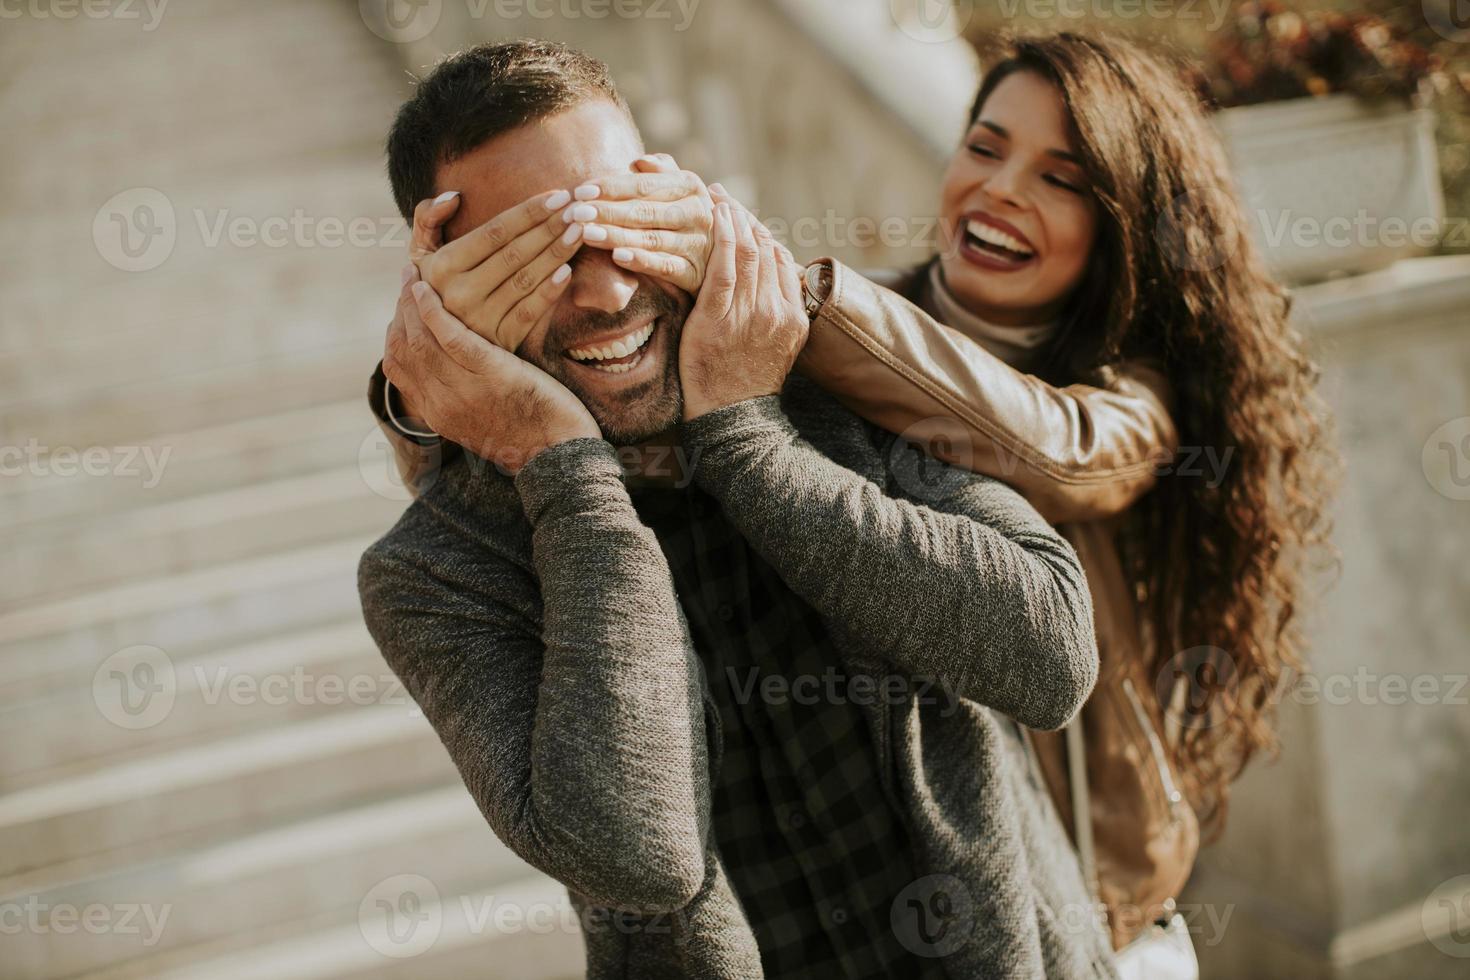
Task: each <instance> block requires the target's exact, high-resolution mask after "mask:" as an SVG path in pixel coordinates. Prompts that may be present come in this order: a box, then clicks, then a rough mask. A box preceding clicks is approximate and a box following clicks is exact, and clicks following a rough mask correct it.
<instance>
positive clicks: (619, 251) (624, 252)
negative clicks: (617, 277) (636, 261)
mask: <svg viewBox="0 0 1470 980" xmlns="http://www.w3.org/2000/svg"><path fill="white" fill-rule="evenodd" d="M613 261H614V262H632V261H633V250H632V249H631V248H615V249H613Z"/></svg>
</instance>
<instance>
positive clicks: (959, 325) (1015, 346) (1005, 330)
mask: <svg viewBox="0 0 1470 980" xmlns="http://www.w3.org/2000/svg"><path fill="white" fill-rule="evenodd" d="M925 292H926V293H927V294H928V295H927V297H926V299H928V300H929V303H928V304H926V305H929V306H931V307H932V309H930V310H929V313H930V314H932V315H933V316H934V318H935V319H937V320H938V321H939V322H940V323H943V324H945V325H946V326H950V327H953V328H954V329H956V330H958V331H959V332H960V333H962V334H964V335H965V336H967V337H969V338H970V339H971V340H973V341H975V342H976V343H978V344H980V345H981V346H982V347H984V348H985V349H986V350H988V351H990V353H992V354H994V355H995V356H996V357H998V358H1000V359H1001V360H1003V361H1005V362H1006V363H1007V364H1009V365H1011V366H1012V367H1015V366H1017V365H1018V364H1020V363H1022V362H1024V361H1026V360H1028V359H1029V358H1030V357H1031V355H1032V354H1033V353H1034V352H1035V351H1036V350H1037V348H1039V347H1041V345H1042V344H1045V343H1046V342H1047V341H1048V340H1050V339H1051V338H1052V336H1053V335H1054V334H1055V333H1056V331H1057V324H1055V323H1044V324H1040V325H1038V326H1034V327H1002V326H998V325H997V324H994V323H991V322H990V321H988V320H985V319H983V318H981V317H979V316H977V315H975V314H974V313H971V312H970V311H969V310H967V309H965V307H964V306H963V305H961V303H960V301H959V299H958V297H956V296H955V294H954V293H952V292H950V291H949V286H947V285H945V282H944V275H943V272H942V270H941V269H940V267H939V263H938V262H934V263H932V264H931V265H930V266H929V283H928V289H927V290H925Z"/></svg>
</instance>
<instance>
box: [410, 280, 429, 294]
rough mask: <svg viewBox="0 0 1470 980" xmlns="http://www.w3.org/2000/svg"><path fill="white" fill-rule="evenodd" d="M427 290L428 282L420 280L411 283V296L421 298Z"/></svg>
mask: <svg viewBox="0 0 1470 980" xmlns="http://www.w3.org/2000/svg"><path fill="white" fill-rule="evenodd" d="M428 291H429V284H428V283H426V282H423V281H422V280H420V281H419V282H416V283H414V284H413V298H414V299H423V298H424V294H425V293H427V292H428Z"/></svg>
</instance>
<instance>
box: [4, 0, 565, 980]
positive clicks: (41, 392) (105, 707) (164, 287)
mask: <svg viewBox="0 0 1470 980" xmlns="http://www.w3.org/2000/svg"><path fill="white" fill-rule="evenodd" d="M112 6H113V7H114V8H117V7H119V5H112ZM355 8H356V5H355V4H351V3H337V2H332V3H311V4H301V3H295V2H289V0H261V2H256V3H252V4H231V3H226V2H224V0H193V2H191V3H189V4H187V5H186V4H178V5H169V6H167V7H165V8H164V10H163V14H162V17H161V18H160V19H159V20H158V22H157V24H156V26H155V27H154V28H153V29H149V30H145V24H146V22H147V17H148V15H147V13H146V10H145V8H144V6H143V5H141V4H139V5H136V6H135V7H133V8H132V9H134V10H138V11H140V12H142V13H143V19H142V20H127V19H124V18H121V17H118V16H108V17H89V16H83V15H82V14H81V13H80V8H78V15H77V16H75V17H73V18H70V19H63V18H60V17H56V16H46V17H43V16H37V15H35V14H34V13H27V14H25V15H23V16H20V17H18V18H9V19H6V20H5V21H4V22H3V26H0V65H3V66H4V68H3V69H0V112H3V113H4V117H5V118H6V119H7V120H8V121H10V122H11V123H12V125H13V126H14V127H15V128H14V130H13V132H14V133H15V134H17V137H18V138H16V139H14V140H12V142H11V153H10V154H8V155H7V156H8V159H7V166H6V168H4V170H3V171H0V204H3V207H0V228H3V232H4V233H3V234H0V249H3V253H0V254H3V257H4V261H5V267H6V270H7V271H6V275H5V276H4V277H3V280H0V382H3V385H0V447H4V449H5V452H6V455H4V456H3V458H0V464H3V466H4V470H3V475H0V539H3V541H4V547H3V548H0V676H4V677H5V678H6V684H5V686H4V688H3V690H0V978H4V980H11V978H31V977H36V978H41V977H45V978H52V977H107V978H124V977H128V978H141V977H150V978H151V977H171V978H183V977H208V978H211V980H213V978H221V977H223V978H245V977H270V978H272V980H279V978H282V977H292V978H296V977H303V978H304V977H313V978H328V977H334V978H335V977H344V978H345V977H375V978H376V977H383V978H387V977H400V976H401V977H409V976H411V977H415V978H433V977H454V978H459V977H471V976H473V977H507V978H518V980H519V978H547V980H551V978H564V977H572V976H578V975H580V974H581V972H582V959H583V956H582V942H581V939H580V937H579V936H578V935H577V933H576V931H575V930H574V929H573V928H570V922H569V920H567V919H565V916H564V915H563V914H562V913H561V910H562V909H563V908H564V906H565V897H564V896H565V892H564V890H563V889H562V888H561V886H559V885H557V884H556V883H555V882H553V881H551V880H550V879H548V878H546V877H545V876H543V875H541V874H539V873H538V872H536V871H535V870H534V869H532V868H530V867H529V866H527V865H526V864H525V863H524V862H522V861H521V860H520V859H519V858H517V857H516V856H515V855H513V854H511V853H510V852H509V851H508V850H507V849H506V848H505V847H504V846H503V845H501V843H500V842H499V841H498V840H497V839H496V837H495V836H494V834H493V833H492V832H491V831H490V829H489V827H488V826H487V825H486V823H485V821H484V819H483V817H482V816H481V815H480V813H479V812H478V810H477V809H476V807H475V805H474V803H473V801H472V800H471V799H470V797H469V795H468V794H467V793H466V792H465V790H464V788H463V786H462V784H461V782H460V780H459V778H458V775H457V773H456V772H455V771H454V768H453V766H452V764H451V763H450V760H449V759H448V757H447V755H446V754H445V752H444V750H443V748H442V746H441V745H440V744H439V741H438V739H437V738H436V737H435V735H434V733H433V731H432V730H431V729H430V727H429V726H428V724H427V723H426V722H425V721H424V719H423V718H422V716H421V715H420V714H419V713H418V711H417V709H416V708H415V706H414V705H413V703H412V700H411V699H410V698H408V697H407V695H406V694H405V693H404V692H403V691H402V690H401V688H400V687H399V686H398V684H397V682H396V680H395V679H394V678H393V677H392V675H391V672H390V671H389V670H388V668H387V666H386V665H385V664H384V662H383V660H382V658H381V656H380V655H379V654H378V652H377V650H376V649H375V647H374V646H373V643H372V641H371V640H370V638H369V637H368V635H367V633H366V630H365V629H364V627H363V625H362V622H361V614H360V610H359V607H358V600H357V594H356V585H355V573H356V563H357V559H358V556H359V555H360V554H361V553H362V550H363V549H364V547H366V545H367V544H368V543H369V542H370V541H371V540H372V539H373V538H375V537H376V536H377V535H378V534H380V533H381V532H382V531H383V530H384V529H385V528H386V527H388V526H389V525H390V524H391V523H392V522H393V521H394V520H395V519H396V516H397V514H398V512H399V511H400V510H401V509H402V507H403V497H404V495H403V494H402V493H401V492H400V491H401V488H398V487H396V486H394V485H393V484H392V482H391V481H390V480H388V474H389V472H390V470H389V461H388V458H387V456H386V454H385V451H384V448H383V446H382V444H381V442H380V440H378V439H377V438H376V436H375V427H374V425H373V423H372V420H371V418H370V417H369V415H368V414H367V411H366V408H365V406H364V404H363V402H362V392H363V390H364V388H365V383H366V379H367V375H368V373H369V372H370V371H371V368H372V364H373V362H374V361H375V360H376V357H377V355H378V352H379V351H380V349H381V343H382V332H383V324H384V323H385V320H386V316H387V314H388V312H389V311H390V310H391V308H392V303H393V300H394V297H395V295H396V291H397V289H396V284H397V270H398V267H399V266H400V265H401V263H402V261H403V259H402V255H403V236H402V235H401V233H399V232H398V228H399V226H401V221H400V220H399V219H398V217H397V215H396V213H395V212H394V210H393V207H392V203H391V200H390V198H389V196H388V192H387V188H386V182H385V179H384V177H383V175H382V166H381V142H382V138H383V135H384V133H385V131H386V127H387V123H388V120H389V119H390V118H391V114H392V112H393V111H394V109H395V108H396V106H397V104H398V102H399V101H400V100H401V99H402V97H403V96H404V94H405V92H406V90H407V83H406V80H403V76H402V73H401V71H400V70H399V68H398V66H397V65H396V63H395V61H394V60H393V57H392V52H391V51H389V50H386V47H387V46H386V45H384V44H383V43H382V42H381V41H380V40H379V39H378V38H376V37H374V36H373V35H372V34H371V33H370V32H369V31H368V30H366V28H365V27H364V24H363V22H362V20H361V18H360V17H359V15H358V12H357V10H356V9H355ZM30 9H31V8H27V10H30ZM42 9H43V10H50V8H47V7H44V6H43V8H42ZM58 9H59V8H58ZM22 134H23V138H19V137H21V135H22ZM136 188H152V189H154V190H156V191H158V192H160V193H161V194H162V195H163V197H164V198H165V199H166V200H167V202H168V205H169V206H170V208H171V211H172V213H171V214H164V215H159V214H158V213H157V212H155V214H154V217H155V218H160V217H161V218H162V220H164V221H167V222H168V223H169V224H170V225H171V227H172V228H173V233H174V235H175V243H174V245H173V248H172V251H171V252H170V253H169V254H167V255H166V257H165V258H164V259H163V260H162V261H160V262H159V263H158V264H156V265H155V266H153V267H151V268H148V269H144V270H140V271H124V270H122V269H119V268H117V267H116V265H115V263H114V262H113V261H112V259H114V258H116V257H117V256H116V254H115V251H114V248H113V247H112V246H111V245H109V243H108V242H107V240H106V239H105V238H94V234H96V233H97V228H98V227H100V228H101V229H102V231H103V232H106V230H107V228H108V220H109V219H108V215H107V214H106V213H103V214H102V215H101V218H100V219H99V209H103V211H104V212H106V210H107V209H106V208H105V206H104V202H108V201H109V200H111V199H113V198H114V196H115V195H118V194H119V193H121V192H129V191H131V190H132V189H136ZM298 214H299V215H300V216H301V220H300V222H299V225H300V227H301V228H302V229H304V230H303V231H301V232H299V233H298V231H296V230H295V228H294V227H293V225H292V224H291V222H292V221H293V216H295V215H298ZM144 217H146V216H144ZM133 218H134V215H130V214H128V213H127V212H126V211H125V212H124V213H123V222H124V224H126V223H127V222H128V221H130V220H133ZM272 219H277V220H275V221H274V222H272ZM334 221H335V222H341V223H343V224H346V225H348V226H349V227H350V223H351V222H353V221H358V222H359V223H360V224H361V226H362V227H363V228H370V229H371V232H370V233H369V234H367V235H365V236H362V237H361V243H360V244H357V245H354V244H351V243H344V244H339V245H335V246H334V245H332V244H331V242H332V241H333V240H334V236H335V238H336V239H340V238H341V232H340V231H334V227H335V226H334V225H333V224H332V223H333V222H334ZM231 222H241V223H242V224H240V226H239V228H240V229H242V230H241V231H240V232H239V233H235V232H232V231H231ZM273 226H274V227H276V228H285V229H286V232H285V238H284V240H283V241H281V242H280V244H270V243H268V242H267V241H266V240H265V237H264V236H265V235H266V234H267V233H268V232H269V231H270V229H271V228H272V227H273ZM253 232H258V233H259V234H260V236H262V237H260V238H259V239H258V240H257V239H256V238H252V237H251V235H252V233H253ZM28 447H29V448H28ZM89 453H91V454H92V455H91V460H92V461H91V462H90V463H88V462H87V461H88V459H89V456H88V454H89ZM84 464H86V465H84ZM506 909H510V910H511V911H512V912H515V911H520V912H524V913H527V916H523V918H525V917H530V916H529V913H531V912H533V911H535V910H554V911H555V912H556V913H557V918H555V919H554V920H548V921H551V922H552V924H553V925H554V926H555V927H554V928H544V927H543V928H532V927H531V926H530V925H528V924H527V923H526V922H524V921H520V920H516V919H514V918H513V917H511V916H509V915H507V914H506V913H505V911H504V910H506ZM542 914H543V917H544V916H545V915H546V913H545V912H544V911H543V913H542ZM531 918H532V919H533V921H535V920H534V917H531ZM518 921H519V923H520V924H517V922H518ZM506 923H509V924H508V925H507V924H506Z"/></svg>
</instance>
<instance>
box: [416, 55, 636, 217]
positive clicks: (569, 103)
mask: <svg viewBox="0 0 1470 980" xmlns="http://www.w3.org/2000/svg"><path fill="white" fill-rule="evenodd" d="M594 99H607V100H608V101H610V102H612V103H614V104H615V105H617V106H619V107H620V108H621V109H622V110H623V111H624V112H627V111H628V103H627V102H625V101H624V100H623V97H622V95H620V94H619V93H618V90H617V86H615V85H614V84H613V81H612V76H611V75H610V74H609V73H608V70H607V66H606V65H604V64H603V63H602V62H600V61H598V60H597V59H596V58H593V57H591V56H590V55H587V54H584V53H583V52H581V51H578V50H576V49H575V48H569V47H567V46H566V45H565V44H558V43H556V42H553V41H536V40H525V41H510V42H508V43H504V44H481V45H478V46H477V47H473V48H470V49H469V50H467V51H461V52H459V53H458V54H454V55H450V56H449V57H448V58H446V59H445V60H444V61H442V62H440V64H439V65H438V66H437V67H436V68H435V69H434V70H433V71H432V72H430V73H429V76H428V77H427V78H425V79H424V80H423V81H422V82H420V83H419V87H418V90H417V91H416V92H414V95H413V98H411V99H409V100H408V101H407V102H405V103H404V104H403V107H402V108H401V109H399V110H398V118H396V119H395V120H393V128H392V130H390V131H389V133H388V179H389V180H390V181H391V182H392V184H393V200H394V201H395V202H396V203H397V204H398V210H399V211H401V212H402V213H403V217H404V220H406V221H408V222H410V223H411V222H412V221H413V209H414V206H415V205H416V204H418V202H420V201H422V200H423V199H424V198H426V197H430V196H432V195H433V193H434V172H435V171H436V170H437V169H438V167H439V165H440V164H441V163H447V162H449V161H451V160H455V159H457V158H458V157H461V156H464V155H465V154H466V153H469V152H470V151H471V150H473V149H475V148H476V147H478V146H480V145H482V144H484V143H485V142H487V141H489V140H491V139H494V138H495V137H496V136H499V135H500V134H501V133H506V132H509V131H511V130H513V129H516V128H517V127H519V126H524V125H525V124H526V123H529V122H534V121H536V120H538V119H545V118H546V117H547V116H553V115H556V114H557V113H559V112H564V111H565V110H567V109H571V108H573V107H575V106H578V105H580V104H582V103H584V102H589V101H592V100H594Z"/></svg>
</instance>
